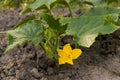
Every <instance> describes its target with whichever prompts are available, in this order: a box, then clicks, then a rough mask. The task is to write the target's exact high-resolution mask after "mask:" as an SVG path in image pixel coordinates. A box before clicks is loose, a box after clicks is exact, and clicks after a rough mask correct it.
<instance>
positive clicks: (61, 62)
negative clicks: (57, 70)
mask: <svg viewBox="0 0 120 80" xmlns="http://www.w3.org/2000/svg"><path fill="white" fill-rule="evenodd" d="M58 61H59V64H65V63H66V62H65V61H64V59H62V58H59V59H58Z"/></svg>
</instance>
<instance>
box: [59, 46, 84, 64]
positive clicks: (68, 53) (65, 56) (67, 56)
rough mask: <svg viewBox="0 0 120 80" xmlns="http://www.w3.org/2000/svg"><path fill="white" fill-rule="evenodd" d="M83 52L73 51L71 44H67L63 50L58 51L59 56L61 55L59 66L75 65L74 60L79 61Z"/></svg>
mask: <svg viewBox="0 0 120 80" xmlns="http://www.w3.org/2000/svg"><path fill="white" fill-rule="evenodd" d="M81 53H82V51H81V49H73V50H72V48H71V46H70V44H66V45H65V46H64V47H63V50H62V49H60V50H59V51H58V55H59V59H58V61H59V64H65V63H68V64H71V65H73V60H74V59H77V58H78V57H79V56H80V55H81Z"/></svg>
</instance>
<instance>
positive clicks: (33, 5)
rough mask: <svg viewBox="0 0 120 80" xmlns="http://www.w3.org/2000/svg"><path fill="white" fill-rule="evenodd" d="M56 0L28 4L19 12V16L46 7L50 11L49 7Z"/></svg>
mask: <svg viewBox="0 0 120 80" xmlns="http://www.w3.org/2000/svg"><path fill="white" fill-rule="evenodd" d="M55 1H56V0H36V1H35V2H33V3H31V4H28V5H27V6H26V8H25V9H24V10H23V11H22V12H21V14H24V13H26V12H29V11H34V10H36V9H38V8H39V9H41V8H42V9H43V8H44V7H47V8H48V9H50V5H51V4H52V3H53V2H55Z"/></svg>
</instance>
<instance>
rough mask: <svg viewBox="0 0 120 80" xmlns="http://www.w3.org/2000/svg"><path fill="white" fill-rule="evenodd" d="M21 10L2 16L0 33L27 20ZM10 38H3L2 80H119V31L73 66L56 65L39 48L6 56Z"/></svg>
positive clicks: (0, 52) (0, 36)
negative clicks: (20, 13)
mask: <svg viewBox="0 0 120 80" xmlns="http://www.w3.org/2000/svg"><path fill="white" fill-rule="evenodd" d="M19 12H20V10H19V9H17V10H5V11H3V12H0V31H6V30H9V29H12V27H13V26H14V25H15V24H16V23H17V22H19V21H20V20H22V19H23V18H25V17H27V16H28V15H29V14H27V15H25V16H21V17H19ZM6 45H7V38H6V37H5V35H3V34H0V80H120V30H118V31H116V32H114V33H113V34H109V35H105V36H99V37H98V38H97V39H96V42H95V43H94V44H93V45H92V46H91V47H90V48H89V49H87V48H82V47H81V48H82V50H83V54H82V56H81V57H79V59H77V60H76V61H75V64H74V65H73V66H70V65H67V64H66V65H60V66H59V65H57V64H55V63H54V62H53V61H51V60H50V59H47V57H46V56H45V55H44V54H43V51H42V50H41V48H40V47H34V46H33V45H32V44H25V45H23V46H19V47H17V48H14V49H13V50H11V51H10V52H8V53H7V54H5V55H3V51H4V50H5V47H6Z"/></svg>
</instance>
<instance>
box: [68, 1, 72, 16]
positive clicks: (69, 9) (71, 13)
mask: <svg viewBox="0 0 120 80" xmlns="http://www.w3.org/2000/svg"><path fill="white" fill-rule="evenodd" d="M67 5H68V8H69V11H70V16H71V17H73V14H72V9H71V7H70V5H69V4H68V3H67Z"/></svg>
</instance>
